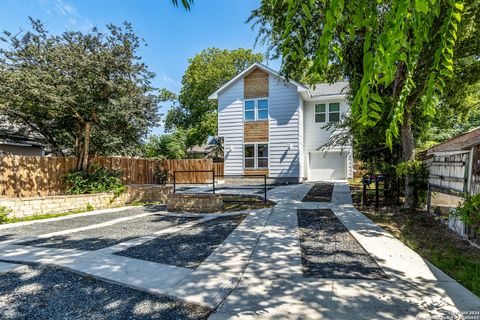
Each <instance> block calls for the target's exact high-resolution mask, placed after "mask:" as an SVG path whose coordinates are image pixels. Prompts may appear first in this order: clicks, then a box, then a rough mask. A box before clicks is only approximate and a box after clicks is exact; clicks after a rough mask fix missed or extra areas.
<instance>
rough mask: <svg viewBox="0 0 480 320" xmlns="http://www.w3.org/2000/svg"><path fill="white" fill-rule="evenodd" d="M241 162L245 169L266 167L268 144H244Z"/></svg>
mask: <svg viewBox="0 0 480 320" xmlns="http://www.w3.org/2000/svg"><path fill="white" fill-rule="evenodd" d="M243 158H244V160H243V163H244V168H246V169H266V168H268V144H267V143H249V144H245V145H244V152H243Z"/></svg>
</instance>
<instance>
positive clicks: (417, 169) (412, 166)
mask: <svg viewBox="0 0 480 320" xmlns="http://www.w3.org/2000/svg"><path fill="white" fill-rule="evenodd" d="M396 173H397V176H398V177H402V176H406V175H410V177H411V180H410V181H409V186H410V187H412V188H413V198H414V204H415V206H416V205H417V204H419V203H426V200H427V188H428V176H429V174H430V172H429V170H428V167H427V166H426V165H425V164H424V163H422V162H421V161H418V160H409V161H404V162H400V163H399V164H398V165H397V168H396Z"/></svg>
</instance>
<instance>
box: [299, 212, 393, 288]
mask: <svg viewBox="0 0 480 320" xmlns="http://www.w3.org/2000/svg"><path fill="white" fill-rule="evenodd" d="M297 219H298V228H299V235H300V247H301V250H302V263H303V275H304V276H305V277H312V278H337V279H385V278H386V275H385V273H384V272H383V271H382V269H381V268H380V267H379V266H378V264H377V263H376V262H375V260H373V259H372V257H370V255H368V253H367V252H366V251H365V249H363V247H362V246H361V245H360V244H359V243H358V242H357V240H355V238H354V237H353V236H352V235H351V234H350V232H349V231H348V230H347V228H345V226H344V225H343V224H342V222H341V221H340V220H339V219H338V218H337V217H336V216H335V215H334V214H333V212H332V211H331V210H330V209H316V210H305V209H299V210H297Z"/></svg>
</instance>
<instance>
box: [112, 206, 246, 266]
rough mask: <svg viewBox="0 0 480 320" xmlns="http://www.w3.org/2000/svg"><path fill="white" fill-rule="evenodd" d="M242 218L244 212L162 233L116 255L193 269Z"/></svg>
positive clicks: (243, 217)
mask: <svg viewBox="0 0 480 320" xmlns="http://www.w3.org/2000/svg"><path fill="white" fill-rule="evenodd" d="M245 217H246V215H244V214H242V215H235V216H228V217H219V218H216V219H213V220H210V221H207V222H203V223H200V224H197V225H195V226H193V227H191V228H188V229H185V230H182V231H180V232H178V233H175V234H166V235H162V236H160V237H158V238H156V239H154V240H151V241H148V242H146V243H144V244H142V245H139V246H136V247H132V248H128V249H127V250H124V251H120V252H117V253H115V254H117V255H120V256H125V257H129V258H135V259H141V260H146V261H151V262H157V263H164V264H169V265H174V266H179V267H184V268H196V267H197V266H198V265H200V263H202V262H203V261H204V260H205V259H206V258H207V257H208V256H209V255H210V254H211V253H212V252H213V250H215V249H216V248H217V247H218V246H219V245H220V244H221V243H222V242H223V241H224V240H225V239H226V238H227V237H228V236H229V235H230V233H232V231H233V230H235V228H236V227H237V226H238V225H239V224H240V223H241V222H242V221H243V219H245Z"/></svg>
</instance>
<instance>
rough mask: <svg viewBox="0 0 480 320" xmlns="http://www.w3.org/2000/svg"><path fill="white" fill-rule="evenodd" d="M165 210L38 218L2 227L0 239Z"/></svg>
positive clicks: (138, 208)
mask: <svg viewBox="0 0 480 320" xmlns="http://www.w3.org/2000/svg"><path fill="white" fill-rule="evenodd" d="M162 209H163V210H164V209H165V207H163V206H151V207H135V208H131V209H126V210H122V211H118V212H106V213H100V214H94V215H89V216H78V217H69V218H68V219H61V220H56V221H50V222H43V221H42V220H38V221H37V222H35V223H32V224H27V225H23V226H21V227H15V228H6V229H0V241H4V240H9V239H21V238H25V237H34V236H38V235H41V234H46V233H51V232H56V231H62V230H68V229H74V228H81V227H85V226H89V225H91V224H97V223H102V222H106V221H109V220H114V219H118V218H123V217H129V216H133V215H137V214H141V213H144V212H149V211H159V210H162Z"/></svg>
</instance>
